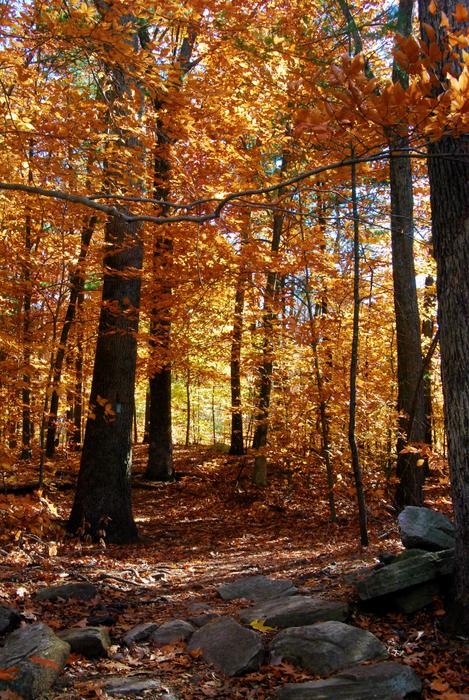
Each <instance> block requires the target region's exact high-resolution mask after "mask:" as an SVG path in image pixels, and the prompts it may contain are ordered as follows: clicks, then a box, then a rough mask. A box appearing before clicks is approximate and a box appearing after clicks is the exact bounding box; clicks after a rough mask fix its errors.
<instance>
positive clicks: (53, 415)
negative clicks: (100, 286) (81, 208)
mask: <svg viewBox="0 0 469 700" xmlns="http://www.w3.org/2000/svg"><path fill="white" fill-rule="evenodd" d="M96 222H97V217H95V216H92V217H91V218H90V220H89V222H88V224H87V226H86V227H85V228H84V229H83V231H82V234H81V250H80V255H79V256H78V262H77V266H76V268H75V271H74V272H73V274H72V275H71V278H70V298H69V302H68V306H67V311H66V312H65V319H64V323H63V326H62V332H61V334H60V340H59V347H58V348H57V352H56V355H55V358H54V360H53V369H52V394H51V398H50V407H49V415H48V418H47V437H46V457H48V458H49V459H50V458H51V457H53V456H54V452H55V436H56V432H57V418H58V411H59V400H60V395H59V388H60V381H61V378H62V368H63V363H64V359H65V353H66V350H67V344H68V337H69V335H70V329H71V327H72V325H73V322H74V320H75V315H76V309H77V304H78V297H79V296H80V293H81V292H82V291H83V284H84V277H83V264H84V262H85V259H86V255H87V253H88V248H89V245H90V241H91V237H92V235H93V231H94V228H95V226H96Z"/></svg>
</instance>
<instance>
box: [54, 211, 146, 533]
mask: <svg viewBox="0 0 469 700" xmlns="http://www.w3.org/2000/svg"><path fill="white" fill-rule="evenodd" d="M139 230H140V226H139V225H138V224H136V223H129V222H127V221H125V220H124V219H123V217H122V216H119V214H116V215H115V216H114V217H113V218H112V219H111V220H109V221H108V222H107V224H106V242H107V243H108V246H109V247H108V252H107V254H106V256H105V258H104V269H105V271H106V272H105V274H104V282H103V292H102V307H101V312H100V318H99V328H98V341H97V346H96V356H95V364H94V370H93V380H92V385H91V395H90V413H89V416H88V420H87V423H86V431H85V439H84V444H83V453H82V458H81V464H80V473H79V477H78V485H77V491H76V494H75V500H74V503H73V508H72V512H71V514H70V518H69V521H68V529H69V530H70V531H71V532H74V533H78V534H81V535H89V536H91V538H92V539H93V540H96V539H100V538H103V539H106V540H107V541H109V542H117V543H126V542H132V541H135V539H136V538H137V528H136V525H135V523H134V520H133V516H132V505H131V497H130V471H131V461H132V418H133V410H134V398H133V395H134V383H135V371H136V360H137V340H136V334H137V330H138V314H139V306H140V282H141V280H140V270H141V267H142V258H143V246H142V241H141V239H140V237H139Z"/></svg>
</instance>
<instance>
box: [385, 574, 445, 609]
mask: <svg viewBox="0 0 469 700" xmlns="http://www.w3.org/2000/svg"><path fill="white" fill-rule="evenodd" d="M439 592H440V584H439V582H438V581H436V580H435V581H426V582H425V583H419V584H418V585H417V586H412V588H407V589H406V590H405V591H401V592H400V593H396V594H395V595H393V596H392V604H393V607H394V608H395V609H396V610H397V611H398V612H401V613H404V614H405V615H410V614H412V613H414V612H417V611H418V610H423V608H425V607H426V606H427V605H429V604H430V603H431V602H432V601H433V599H434V597H435V596H436V595H438V594H439Z"/></svg>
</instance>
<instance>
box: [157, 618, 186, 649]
mask: <svg viewBox="0 0 469 700" xmlns="http://www.w3.org/2000/svg"><path fill="white" fill-rule="evenodd" d="M194 632H195V627H193V626H192V625H191V624H190V622H186V620H170V621H169V622H165V623H164V624H163V625H159V627H158V628H157V629H156V630H154V631H153V632H151V634H150V637H149V639H150V641H151V642H153V644H154V645H155V646H157V647H164V646H166V644H174V643H175V642H187V640H188V639H190V638H191V637H192V635H193V634H194Z"/></svg>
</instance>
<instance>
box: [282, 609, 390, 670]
mask: <svg viewBox="0 0 469 700" xmlns="http://www.w3.org/2000/svg"><path fill="white" fill-rule="evenodd" d="M386 656H387V651H386V647H385V646H384V644H382V643H381V642H380V641H379V639H378V638H377V637H375V636H374V634H371V632H367V631H366V630H362V629H359V628H358V627H352V626H351V625H345V624H344V623H343V622H337V621H331V622H320V623H318V624H316V625H307V626H306V627H290V628H289V629H285V630H283V631H282V632H280V633H279V634H278V635H277V636H276V637H274V639H273V640H272V643H271V645H270V659H271V663H278V662H280V661H282V660H285V661H290V662H292V663H294V664H297V665H298V666H301V667H302V668H304V669H306V670H307V671H309V672H310V673H313V674H315V675H320V676H321V675H329V674H330V673H335V671H340V670H341V669H343V668H347V666H353V665H354V664H358V663H361V662H362V661H370V660H372V659H383V658H385V657H386Z"/></svg>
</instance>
